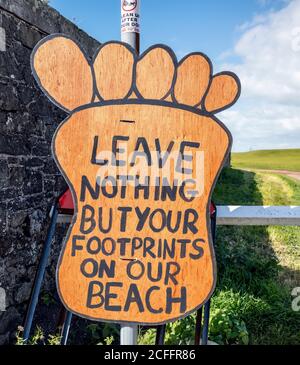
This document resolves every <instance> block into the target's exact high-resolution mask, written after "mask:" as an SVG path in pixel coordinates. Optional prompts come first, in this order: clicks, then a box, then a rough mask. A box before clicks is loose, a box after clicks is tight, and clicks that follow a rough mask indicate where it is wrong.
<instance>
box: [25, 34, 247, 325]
mask: <svg viewBox="0 0 300 365" xmlns="http://www.w3.org/2000/svg"><path fill="white" fill-rule="evenodd" d="M32 69H33V73H34V76H35V78H36V80H37V82H38V84H39V86H40V87H41V88H42V90H43V91H44V92H45V93H46V95H48V97H49V98H50V99H51V100H52V101H53V102H54V103H55V104H56V105H58V106H60V107H61V108H62V109H64V110H66V111H68V112H69V113H70V115H69V117H68V118H67V119H66V120H65V121H64V122H63V123H62V124H61V125H60V126H59V128H58V129H57V131H56V133H55V136H54V138H53V146H52V148H53V156H54V159H55V161H56V163H57V165H58V167H59V169H60V171H61V173H62V174H63V176H64V177H65V179H66V180H67V182H68V184H69V187H70V189H71V191H72V195H73V199H74V202H75V205H76V210H75V215H74V218H73V221H72V224H71V227H70V229H69V231H68V235H67V238H66V241H65V243H64V247H63V250H62V253H61V256H60V260H59V264H58V268H57V286H58V291H59V294H60V297H61V300H62V301H63V303H64V305H65V306H66V308H67V309H69V310H70V311H72V312H73V313H76V314H78V315H80V316H83V317H85V318H90V319H93V320H99V321H103V320H104V321H113V322H133V323H140V324H161V323H165V322H168V321H173V320H175V319H178V318H181V317H184V316H186V315H188V314H189V313H191V312H193V311H195V310H196V309H197V308H199V307H200V306H202V305H203V304H204V303H205V302H206V301H207V300H208V299H209V298H210V296H211V295H212V293H213V291H214V288H215V283H216V263H215V257H214V249H213V246H212V240H211V235H210V219H209V206H210V198H211V194H212V190H213V187H214V185H215V183H216V180H217V177H218V175H219V172H220V171H221V169H222V166H223V164H224V161H225V160H226V158H227V156H228V153H229V151H230V148H231V135H230V133H229V131H228V130H227V128H226V127H225V126H224V124H222V123H221V122H220V121H219V120H218V119H217V118H216V117H215V116H214V114H215V113H217V112H220V111H222V110H224V109H226V108H228V107H230V106H231V105H233V104H234V103H235V102H236V100H237V99H238V97H239V95H240V83H239V80H238V78H237V77H236V76H235V75H234V74H232V73H230V72H223V73H220V74H217V75H215V76H213V74H212V65H211V62H210V60H209V59H208V58H207V57H206V56H205V55H203V54H202V53H193V54H190V55H188V56H187V57H185V58H184V59H183V60H182V61H180V62H179V63H178V62H177V60H176V57H175V55H174V53H173V51H172V50H171V49H170V48H168V47H166V46H162V45H157V46H153V47H151V48H150V49H148V50H147V51H146V52H145V53H144V54H143V55H141V56H140V57H138V56H137V55H136V54H135V52H134V51H133V50H132V49H131V48H130V47H128V46H127V45H126V44H122V43H119V42H110V43H106V44H104V45H102V46H101V47H100V49H99V50H98V52H97V54H96V55H95V58H94V59H93V61H92V62H89V61H88V60H87V58H86V56H85V55H84V52H83V51H82V50H81V49H80V48H79V46H78V45H76V44H75V42H74V41H72V40H71V39H69V38H68V37H65V36H61V35H55V36H50V37H47V38H45V39H44V40H43V41H42V42H40V43H39V44H38V45H37V46H36V48H35V50H34V52H33V55H32Z"/></svg>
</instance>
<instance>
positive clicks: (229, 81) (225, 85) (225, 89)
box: [205, 74, 239, 113]
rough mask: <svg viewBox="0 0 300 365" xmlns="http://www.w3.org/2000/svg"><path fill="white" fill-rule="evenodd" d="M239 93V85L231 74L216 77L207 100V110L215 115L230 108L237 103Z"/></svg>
mask: <svg viewBox="0 0 300 365" xmlns="http://www.w3.org/2000/svg"><path fill="white" fill-rule="evenodd" d="M238 93H239V85H238V83H237V80H236V78H235V77H233V76H232V75H231V74H222V75H217V76H214V77H213V79H212V83H211V86H210V89H209V92H208V94H207V97H206V99H205V109H206V110H207V111H208V112H211V113H214V112H216V111H218V110H220V109H223V108H225V107H229V106H230V105H232V103H233V102H234V101H235V99H236V97H237V95H238Z"/></svg>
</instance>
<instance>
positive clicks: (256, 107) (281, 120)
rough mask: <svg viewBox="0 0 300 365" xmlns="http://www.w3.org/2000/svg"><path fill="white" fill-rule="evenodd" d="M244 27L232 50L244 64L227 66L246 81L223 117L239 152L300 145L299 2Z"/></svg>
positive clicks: (294, 2)
mask: <svg viewBox="0 0 300 365" xmlns="http://www.w3.org/2000/svg"><path fill="white" fill-rule="evenodd" d="M242 29H245V30H244V33H243V34H242V36H241V37H240V39H239V40H238V42H237V43H236V45H235V47H234V50H233V52H231V55H232V54H233V55H234V56H236V57H238V58H239V59H240V60H241V62H240V63H239V64H234V65H233V64H224V65H222V69H229V70H233V71H234V72H236V73H237V74H238V76H239V77H240V79H241V82H242V96H241V99H240V101H239V102H238V103H237V105H236V106H235V107H233V109H232V110H228V111H227V112H223V113H222V115H220V117H221V119H222V120H223V121H224V122H225V123H226V124H227V125H228V126H229V128H230V130H231V131H232V133H233V137H234V150H238V151H244V150H248V149H249V148H254V149H267V148H289V147H298V148H300V0H292V1H290V2H289V3H288V4H287V5H286V6H285V7H284V8H283V9H281V10H279V11H277V12H274V11H271V12H270V13H269V14H267V15H266V14H264V15H263V16H256V17H255V19H253V21H252V22H249V23H247V25H244V27H242ZM223 58H224V56H223Z"/></svg>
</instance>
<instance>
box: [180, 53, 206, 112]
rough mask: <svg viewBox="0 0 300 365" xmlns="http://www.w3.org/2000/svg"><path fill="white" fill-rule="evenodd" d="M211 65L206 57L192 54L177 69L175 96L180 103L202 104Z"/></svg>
mask: <svg viewBox="0 0 300 365" xmlns="http://www.w3.org/2000/svg"><path fill="white" fill-rule="evenodd" d="M210 77H211V66H210V63H209V62H208V60H207V59H206V57H204V56H203V55H200V54H194V55H191V56H189V57H187V58H185V59H184V60H183V62H182V63H181V64H180V65H179V67H178V70H177V80H176V85H175V89H174V96H175V98H176V100H177V102H178V103H180V104H186V105H191V106H195V105H197V104H200V102H201V100H202V98H203V96H204V94H205V93H206V90H207V88H208V85H209V82H210Z"/></svg>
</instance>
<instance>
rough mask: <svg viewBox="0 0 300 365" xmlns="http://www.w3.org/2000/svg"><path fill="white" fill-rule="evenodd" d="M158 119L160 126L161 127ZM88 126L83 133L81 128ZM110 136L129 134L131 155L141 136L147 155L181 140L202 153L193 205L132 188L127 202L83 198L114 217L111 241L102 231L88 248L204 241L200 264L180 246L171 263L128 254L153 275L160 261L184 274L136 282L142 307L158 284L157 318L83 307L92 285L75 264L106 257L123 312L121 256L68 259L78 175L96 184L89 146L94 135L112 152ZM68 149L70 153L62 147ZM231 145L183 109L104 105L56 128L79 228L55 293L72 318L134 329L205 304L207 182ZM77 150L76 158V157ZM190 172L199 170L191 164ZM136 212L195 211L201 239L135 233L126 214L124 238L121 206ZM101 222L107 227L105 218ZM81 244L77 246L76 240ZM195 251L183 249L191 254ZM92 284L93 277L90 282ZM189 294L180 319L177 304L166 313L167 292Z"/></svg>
mask: <svg viewBox="0 0 300 365" xmlns="http://www.w3.org/2000/svg"><path fill="white" fill-rule="evenodd" d="M123 119H128V120H132V121H135V123H134V124H124V123H120V120H123ZM162 121H163V122H162ZM83 125H84V126H85V127H84V128H82V126H83ZM114 135H119V136H128V137H129V142H128V143H129V144H128V150H129V151H132V150H133V149H134V146H135V143H136V140H137V137H144V138H145V139H146V140H147V141H148V143H149V145H150V149H151V150H154V149H155V145H154V141H155V139H156V138H159V140H160V142H161V145H162V146H164V147H165V148H166V146H168V144H169V143H170V141H175V146H174V148H175V150H177V151H178V149H179V147H180V146H179V144H180V142H181V141H182V140H186V141H198V142H199V143H200V144H201V148H200V150H201V151H202V152H203V153H204V156H205V157H204V174H205V176H204V181H205V185H204V191H203V194H202V195H201V196H200V197H199V198H197V199H195V200H194V201H193V202H192V203H186V202H184V201H182V200H181V199H177V200H176V201H175V202H170V201H166V202H162V201H154V199H149V200H145V199H139V200H136V199H135V198H134V189H133V188H129V192H128V195H127V196H126V199H125V200H124V199H120V198H119V197H117V198H114V199H105V198H103V196H102V197H101V199H100V200H93V199H91V198H90V197H88V199H86V201H85V202H84V204H89V205H91V206H93V207H95V208H96V209H97V208H99V207H103V209H104V210H105V211H106V212H107V211H108V209H109V208H112V209H113V212H114V223H113V228H112V231H111V232H109V234H108V235H105V234H103V233H101V232H100V231H99V230H97V229H95V230H94V231H93V232H92V233H91V234H89V235H85V240H84V241H83V242H81V244H83V245H86V241H87V240H88V239H89V238H90V237H91V236H94V235H96V236H97V237H99V238H100V239H103V238H105V237H107V236H109V237H113V238H114V239H118V238H120V237H141V238H145V237H153V238H154V239H156V240H158V239H159V238H164V239H167V240H169V241H170V240H171V239H173V238H175V239H180V238H183V239H190V240H194V239H196V238H201V239H203V240H204V243H203V250H204V254H203V257H201V258H200V259H198V260H191V259H190V258H188V257H185V258H183V259H182V258H180V252H179V249H180V247H179V246H177V248H176V256H175V258H174V259H167V260H162V259H157V258H151V257H146V258H144V257H143V255H142V252H136V254H135V256H134V257H131V256H130V249H129V250H128V251H127V257H128V258H134V259H138V260H140V261H141V262H143V263H144V264H148V263H150V264H152V265H153V270H154V272H155V271H156V270H157V266H156V265H157V264H158V262H163V263H164V270H165V265H166V262H169V261H176V262H177V263H179V264H180V267H181V272H180V274H179V275H178V277H177V279H178V284H177V285H175V284H174V283H172V282H171V283H168V285H164V283H163V281H160V282H158V283H156V284H155V283H153V282H151V281H150V280H149V279H148V278H147V277H143V278H142V279H141V280H138V281H136V282H135V283H136V284H137V286H138V288H139V293H140V295H141V298H143V302H144V301H145V296H146V294H147V291H148V290H149V288H151V287H152V286H153V285H158V286H159V290H158V291H157V292H155V293H153V294H152V297H151V303H152V306H153V307H154V308H156V309H159V308H164V311H163V312H162V313H160V314H153V313H149V311H147V310H145V311H144V312H140V311H139V309H138V308H137V306H136V305H132V306H131V308H130V311H129V312H124V310H121V311H118V312H114V311H106V310H104V309H103V308H95V309H91V308H87V306H86V297H87V290H88V285H89V283H90V281H91V279H86V278H84V277H83V276H82V274H81V273H80V264H81V263H82V261H83V260H84V259H85V258H87V257H94V258H95V259H96V260H97V261H99V260H100V259H103V258H105V260H106V261H107V262H110V261H111V260H116V262H117V271H116V277H115V278H114V279H113V281H114V282H121V283H123V287H122V288H117V289H116V290H114V292H115V293H116V295H117V296H118V297H117V299H114V300H112V303H113V304H114V305H121V306H122V308H123V307H124V303H125V301H126V296H127V294H128V290H129V285H130V284H131V283H134V281H132V280H130V279H129V278H128V277H127V275H126V266H127V265H128V261H123V260H122V259H121V257H120V255H118V254H117V255H113V256H110V257H105V256H104V255H103V254H98V255H95V256H90V255H89V254H88V253H87V251H86V250H82V251H78V252H77V253H76V256H75V257H72V237H73V236H75V235H79V236H80V235H82V233H81V232H80V222H81V212H82V206H83V202H80V201H79V200H78V196H79V195H80V189H81V177H82V175H85V176H87V177H88V178H89V180H90V181H95V176H96V175H97V171H98V169H99V166H96V165H92V164H91V151H92V148H93V140H94V136H99V138H100V141H101V150H111V143H112V138H113V136H114ZM66 145H67V146H68V148H66ZM228 145H229V138H228V135H227V134H226V132H225V131H224V129H223V128H222V127H221V126H220V125H218V124H217V123H216V122H215V121H214V120H212V119H210V118H208V117H204V116H200V115H197V114H193V113H190V112H188V111H185V110H180V109H176V108H170V107H164V106H154V105H119V106H116V105H113V106H105V107H94V108H90V109H87V110H83V111H80V112H78V113H76V114H75V115H73V116H72V117H71V119H69V120H68V121H67V122H65V123H64V124H63V125H62V126H61V127H60V129H59V131H58V133H57V135H56V138H55V155H56V159H57V161H58V162H59V165H60V166H61V169H62V172H63V173H64V175H65V176H67V177H68V179H69V180H70V184H71V185H72V187H73V192H74V198H75V199H76V203H77V210H78V213H77V216H76V222H74V224H73V228H72V231H71V232H70V236H69V238H68V240H67V242H66V244H65V248H64V252H63V254H62V257H61V262H60V266H59V268H58V287H59V290H60V294H61V296H62V298H63V300H64V302H65V305H66V306H67V308H69V309H70V310H72V311H74V312H75V313H79V314H81V315H84V316H86V317H89V318H93V319H99V320H100V319H105V320H111V321H116V322H118V321H130V322H131V321H133V322H137V323H149V324H150V323H162V322H165V321H169V320H172V319H174V318H178V317H182V316H183V315H184V314H185V313H188V312H190V311H192V310H194V309H195V308H196V307H197V306H199V305H200V304H201V303H203V301H205V300H207V298H208V297H209V295H210V293H211V292H212V290H213V286H214V280H215V272H214V257H213V256H214V254H213V249H212V247H211V245H210V242H209V236H208V229H209V228H208V227H209V223H208V222H207V208H208V204H209V195H210V193H211V189H212V184H213V182H214V179H215V177H216V174H217V172H218V170H219V168H220V166H221V164H222V161H223V159H224V156H225V152H226V150H227V148H228ZM79 151H80V153H78V152H79ZM194 168H196V167H195V166H194ZM153 189H154V188H153V187H152V188H151V193H150V196H153ZM124 206H125V207H131V208H135V207H139V208H140V209H141V210H143V209H146V208H147V207H150V208H151V209H152V210H153V209H157V208H161V209H163V210H164V211H166V212H168V211H172V212H173V213H174V214H177V212H179V211H185V210H186V209H195V210H197V212H198V213H199V221H198V222H197V228H198V230H199V231H198V233H197V234H196V235H194V234H192V233H191V232H189V233H188V234H182V231H181V232H178V233H176V234H171V233H170V232H168V231H166V230H164V231H163V232H161V233H154V232H153V231H151V229H150V228H149V227H147V228H146V229H144V230H143V231H142V232H137V230H136V227H137V223H138V220H137V217H136V216H135V215H134V214H132V215H131V216H130V220H129V225H128V227H127V229H126V233H124V232H120V228H119V222H120V212H119V211H118V208H119V207H124ZM105 217H106V223H107V214H106V215H105ZM79 243H80V242H79ZM192 251H193V250H192V248H191V247H188V249H187V252H188V254H189V253H191V252H192ZM95 280H97V279H95ZM99 280H100V281H101V282H102V283H104V284H105V283H108V282H110V281H112V279H108V278H101V279H99ZM182 286H184V287H186V288H187V293H188V298H187V307H186V310H185V313H181V312H180V307H179V305H174V306H173V310H172V313H170V314H167V313H165V308H166V288H167V287H171V289H172V293H173V295H174V296H179V295H180V292H179V290H180V288H181V287H182Z"/></svg>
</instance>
